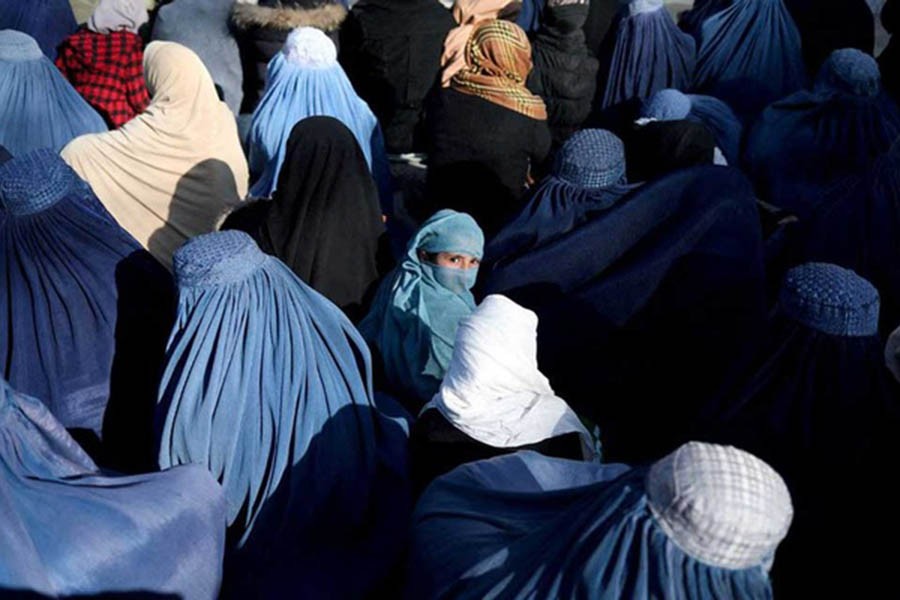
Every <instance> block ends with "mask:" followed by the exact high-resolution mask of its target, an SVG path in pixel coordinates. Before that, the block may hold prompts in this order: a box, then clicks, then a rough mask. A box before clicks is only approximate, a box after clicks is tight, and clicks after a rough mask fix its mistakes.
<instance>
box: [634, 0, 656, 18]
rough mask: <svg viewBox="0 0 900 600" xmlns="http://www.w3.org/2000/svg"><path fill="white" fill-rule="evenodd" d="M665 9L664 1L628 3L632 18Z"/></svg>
mask: <svg viewBox="0 0 900 600" xmlns="http://www.w3.org/2000/svg"><path fill="white" fill-rule="evenodd" d="M662 7H663V0H631V2H629V3H628V14H630V15H631V16H634V15H640V14H643V13H649V12H655V11H657V10H659V9H661V8H662Z"/></svg>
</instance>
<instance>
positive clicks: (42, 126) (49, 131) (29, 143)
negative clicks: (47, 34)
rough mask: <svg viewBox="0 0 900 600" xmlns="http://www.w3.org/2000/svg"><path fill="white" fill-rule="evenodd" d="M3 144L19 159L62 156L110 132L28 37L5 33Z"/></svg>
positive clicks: (0, 104)
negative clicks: (40, 153) (43, 152)
mask: <svg viewBox="0 0 900 600" xmlns="http://www.w3.org/2000/svg"><path fill="white" fill-rule="evenodd" d="M0 124H2V125H0V144H2V145H3V146H5V147H6V149H7V150H8V151H9V152H10V153H12V154H13V155H18V154H25V153H26V152H30V151H32V150H37V149H39V148H52V149H53V150H55V151H59V150H60V149H61V148H62V147H63V146H65V145H66V144H67V143H69V142H70V141H71V140H72V139H73V138H75V137H78V136H80V135H84V134H86V133H96V132H100V131H106V124H105V123H104V122H103V119H102V118H101V117H100V115H98V114H97V112H96V111H95V110H94V109H93V108H91V106H90V105H89V104H88V103H87V102H85V101H84V98H82V97H81V96H79V95H78V92H76V91H75V90H74V89H73V88H72V86H71V85H69V82H68V81H66V78H65V77H63V76H62V75H61V74H60V72H59V70H58V69H57V68H56V67H55V66H53V63H52V62H50V59H48V58H47V57H46V56H44V55H43V54H42V53H41V49H40V48H39V47H38V45H37V42H35V41H34V40H33V39H32V38H31V37H29V36H28V35H27V34H24V33H22V32H20V31H13V30H10V29H7V30H0Z"/></svg>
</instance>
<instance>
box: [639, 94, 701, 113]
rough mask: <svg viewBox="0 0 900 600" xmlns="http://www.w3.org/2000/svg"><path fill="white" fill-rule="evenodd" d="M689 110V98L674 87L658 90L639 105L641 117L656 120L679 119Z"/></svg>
mask: <svg viewBox="0 0 900 600" xmlns="http://www.w3.org/2000/svg"><path fill="white" fill-rule="evenodd" d="M690 112H691V99H690V98H689V97H688V96H687V94H685V93H683V92H680V91H678V90H674V89H671V88H670V89H666V90H660V91H658V92H656V93H655V94H653V96H651V97H650V99H649V100H647V101H646V102H644V105H643V106H642V107H641V117H643V118H646V119H656V120H657V121H680V120H681V119H686V118H687V116H688V115H689V114H690Z"/></svg>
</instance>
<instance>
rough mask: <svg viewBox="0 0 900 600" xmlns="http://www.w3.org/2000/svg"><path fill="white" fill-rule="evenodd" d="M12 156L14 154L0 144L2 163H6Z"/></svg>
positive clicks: (0, 159) (0, 161) (0, 160)
mask: <svg viewBox="0 0 900 600" xmlns="http://www.w3.org/2000/svg"><path fill="white" fill-rule="evenodd" d="M11 158H12V154H10V153H9V152H8V151H7V150H6V148H4V147H3V146H0V165H2V164H3V163H5V162H6V161H8V160H9V159H11Z"/></svg>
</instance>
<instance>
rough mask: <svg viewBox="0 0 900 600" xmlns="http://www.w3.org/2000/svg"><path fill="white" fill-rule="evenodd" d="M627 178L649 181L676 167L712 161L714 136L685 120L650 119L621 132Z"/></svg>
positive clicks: (703, 127) (700, 126)
mask: <svg viewBox="0 0 900 600" xmlns="http://www.w3.org/2000/svg"><path fill="white" fill-rule="evenodd" d="M622 136H623V139H624V141H625V156H626V157H627V162H628V179H629V180H630V181H650V180H652V179H656V178H658V177H662V176H664V175H667V174H668V173H671V172H673V171H676V170H678V169H686V168H688V167H694V166H699V165H711V164H713V157H714V155H715V149H716V138H715V136H714V135H713V133H712V131H710V130H709V128H708V127H706V126H705V125H702V124H700V123H695V122H692V121H688V120H681V121H651V122H649V123H644V124H635V125H633V126H632V127H631V128H630V129H628V130H626V131H623V132H622Z"/></svg>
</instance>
